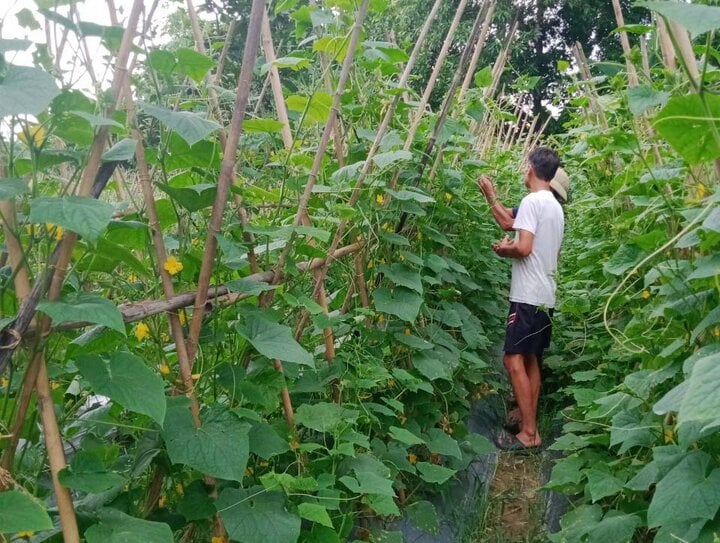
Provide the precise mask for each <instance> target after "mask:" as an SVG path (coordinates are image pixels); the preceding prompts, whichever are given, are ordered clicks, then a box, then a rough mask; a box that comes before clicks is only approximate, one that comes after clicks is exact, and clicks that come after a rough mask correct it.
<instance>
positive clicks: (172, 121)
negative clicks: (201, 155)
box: [138, 102, 221, 146]
mask: <svg viewBox="0 0 720 543" xmlns="http://www.w3.org/2000/svg"><path fill="white" fill-rule="evenodd" d="M138 105H139V106H140V109H141V110H142V111H143V112H144V113H146V114H148V115H150V116H151V117H155V118H156V119H157V120H158V121H160V122H161V123H162V124H163V125H165V126H166V127H167V128H169V129H170V130H173V131H175V132H176V133H177V135H178V136H180V137H181V138H182V139H184V140H185V141H186V142H187V144H188V145H190V146H192V145H194V144H196V143H198V142H199V141H201V140H204V139H205V138H207V137H208V136H210V134H212V133H213V132H216V131H218V130H220V128H221V127H220V125H219V124H218V123H216V122H215V121H210V120H208V119H206V118H205V117H203V116H202V115H201V114H200V113H193V112H190V111H172V110H170V109H166V108H162V107H158V106H153V105H151V104H146V103H144V102H140V103H139V104H138Z"/></svg>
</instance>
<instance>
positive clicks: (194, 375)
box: [192, 373, 200, 381]
mask: <svg viewBox="0 0 720 543" xmlns="http://www.w3.org/2000/svg"><path fill="white" fill-rule="evenodd" d="M192 378H193V381H197V380H198V379H200V374H199V373H193V374H192Z"/></svg>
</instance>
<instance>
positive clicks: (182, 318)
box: [178, 311, 187, 324]
mask: <svg viewBox="0 0 720 543" xmlns="http://www.w3.org/2000/svg"><path fill="white" fill-rule="evenodd" d="M178 319H179V320H180V324H185V323H186V322H187V317H186V316H185V312H184V311H181V312H180V313H178Z"/></svg>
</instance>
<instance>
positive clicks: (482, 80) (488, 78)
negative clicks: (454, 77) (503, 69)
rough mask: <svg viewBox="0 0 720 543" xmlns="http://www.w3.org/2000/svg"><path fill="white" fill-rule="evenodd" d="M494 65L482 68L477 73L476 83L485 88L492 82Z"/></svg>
mask: <svg viewBox="0 0 720 543" xmlns="http://www.w3.org/2000/svg"><path fill="white" fill-rule="evenodd" d="M492 79H493V78H492V66H490V65H488V66H485V67H484V68H483V69H482V70H480V71H479V72H478V73H476V74H475V85H476V86H478V87H479V88H481V89H483V88H485V87H489V86H490V85H491V84H492Z"/></svg>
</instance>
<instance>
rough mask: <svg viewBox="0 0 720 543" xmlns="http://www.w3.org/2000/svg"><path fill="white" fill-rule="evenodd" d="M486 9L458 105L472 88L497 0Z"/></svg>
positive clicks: (491, 2) (491, 0) (461, 88)
mask: <svg viewBox="0 0 720 543" xmlns="http://www.w3.org/2000/svg"><path fill="white" fill-rule="evenodd" d="M484 7H486V8H487V11H486V12H485V20H484V21H483V26H482V30H481V31H480V37H479V38H478V41H477V44H476V45H475V51H474V52H473V56H472V59H471V60H470V66H469V67H468V71H467V74H465V79H464V80H463V84H462V87H460V92H459V94H458V97H457V102H458V104H461V103H462V102H463V100H464V99H465V93H467V91H468V89H469V88H470V85H471V84H472V80H473V77H474V76H475V71H476V70H477V65H478V62H479V61H480V54H481V53H482V52H483V50H484V49H485V40H486V39H487V33H488V30H489V29H490V24H491V23H492V19H493V14H494V13H495V0H489V1H488V2H486V3H485V4H484Z"/></svg>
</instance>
